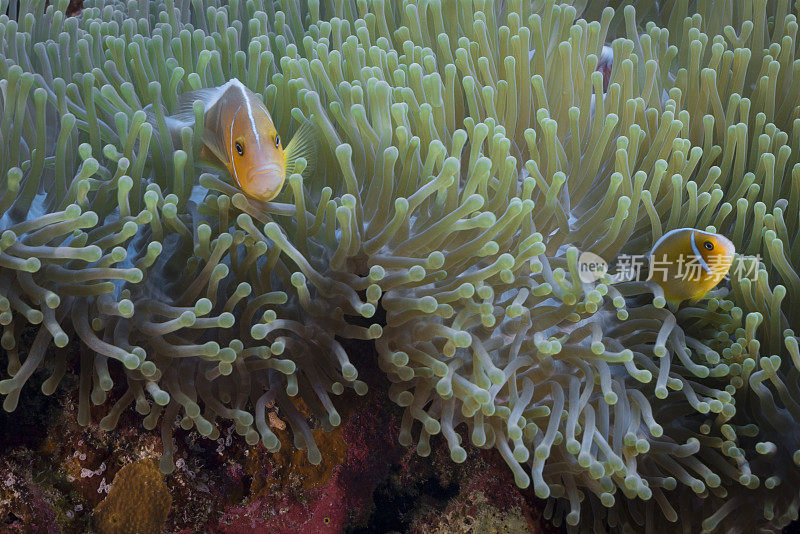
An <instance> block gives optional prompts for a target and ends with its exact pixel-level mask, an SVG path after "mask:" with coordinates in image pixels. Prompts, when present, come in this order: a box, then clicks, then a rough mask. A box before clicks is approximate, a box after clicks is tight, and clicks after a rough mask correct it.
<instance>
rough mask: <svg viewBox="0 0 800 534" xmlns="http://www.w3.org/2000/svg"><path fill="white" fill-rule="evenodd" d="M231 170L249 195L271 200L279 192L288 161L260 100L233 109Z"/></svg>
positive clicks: (229, 144)
mask: <svg viewBox="0 0 800 534" xmlns="http://www.w3.org/2000/svg"><path fill="white" fill-rule="evenodd" d="M227 145H228V154H229V155H230V156H229V161H230V164H229V168H228V170H229V172H230V173H231V176H233V179H234V180H235V181H236V183H237V184H238V185H239V187H240V188H241V189H242V191H244V192H245V193H246V194H247V195H249V196H251V197H253V198H255V199H258V200H262V201H269V200H272V199H273V198H275V197H276V196H277V195H278V193H280V191H281V188H282V187H283V182H284V180H285V179H286V163H285V159H284V154H283V146H282V145H281V139H280V136H278V133H277V131H276V130H275V126H274V125H273V124H272V119H271V118H270V116H269V114H268V113H267V111H266V110H265V109H264V107H263V105H261V103H260V102H252V101H246V102H244V103H243V105H241V106H239V107H238V108H237V109H236V111H235V112H234V116H233V117H232V120H231V122H230V134H229V136H228V143H227Z"/></svg>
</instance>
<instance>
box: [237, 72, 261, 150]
mask: <svg viewBox="0 0 800 534" xmlns="http://www.w3.org/2000/svg"><path fill="white" fill-rule="evenodd" d="M231 82H232V83H233V84H234V85H236V87H238V88H239V91H240V92H241V93H242V100H244V104H245V106H246V109H247V118H248V119H250V128H252V129H253V134H254V135H255V136H256V148H261V137H260V136H259V135H258V128H256V120H255V118H254V117H253V107H252V106H251V105H250V98H249V97H248V95H247V91H246V89H247V88H246V87H245V86H244V84H243V83H242V82H240V81H239V80H238V79H236V78H234V80H231Z"/></svg>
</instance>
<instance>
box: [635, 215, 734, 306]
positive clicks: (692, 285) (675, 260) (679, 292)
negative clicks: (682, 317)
mask: <svg viewBox="0 0 800 534" xmlns="http://www.w3.org/2000/svg"><path fill="white" fill-rule="evenodd" d="M735 253H736V248H735V247H734V246H733V243H731V241H730V240H729V239H728V238H726V237H725V236H722V235H719V234H713V233H711V232H705V231H703V230H697V229H695V228H678V229H675V230H670V231H669V232H667V233H666V234H664V235H663V236H661V238H660V239H658V241H656V243H655V245H653V248H652V250H651V251H650V254H649V255H648V257H649V261H650V280H652V281H654V282H656V283H657V284H658V285H660V286H661V288H662V289H663V290H664V297H665V298H666V300H667V302H669V303H670V304H673V305H677V304H680V303H681V302H683V301H684V300H689V301H698V300H700V299H702V298H703V297H704V296H706V294H707V293H708V292H709V291H711V290H712V289H714V287H716V285H717V284H719V283H720V281H721V280H722V279H723V278H724V277H725V275H726V274H728V271H729V270H730V268H731V264H732V263H733V258H734V254H735Z"/></svg>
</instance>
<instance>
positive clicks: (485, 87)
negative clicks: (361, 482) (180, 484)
mask: <svg viewBox="0 0 800 534" xmlns="http://www.w3.org/2000/svg"><path fill="white" fill-rule="evenodd" d="M6 4H7V2H5V0H0V12H8V13H9V15H0V29H1V30H0V32H2V40H0V46H1V47H2V48H0V59H2V61H0V89H2V92H0V97H1V98H2V102H1V103H2V106H0V124H2V126H0V135H2V138H0V146H2V150H3V152H2V154H3V159H2V160H1V161H0V176H4V177H5V178H4V182H3V184H2V187H0V195H2V196H0V206H2V209H3V210H4V211H5V215H4V216H3V219H2V223H0V224H2V228H0V229H2V230H4V233H2V237H0V249H2V252H0V294H2V297H3V299H2V300H0V310H1V311H2V314H0V319H2V321H0V322H2V324H3V325H4V333H3V336H2V347H3V348H4V349H5V351H6V354H7V360H8V372H9V374H10V375H11V378H10V379H7V380H4V381H2V382H0V393H3V394H4V395H6V400H5V403H4V407H5V409H6V410H9V411H10V410H13V409H14V408H15V406H16V403H17V398H18V395H19V391H20V389H21V388H22V387H23V386H24V385H25V383H26V381H27V380H28V378H29V377H30V376H31V374H32V373H33V372H34V371H35V370H36V369H37V368H39V367H52V368H53V369H54V370H53V375H52V376H51V378H49V379H48V380H47V381H45V382H44V383H43V386H42V389H43V391H44V392H45V393H48V394H51V393H53V392H54V391H55V389H56V386H57V385H58V383H59V380H60V378H61V377H62V376H63V375H64V373H65V370H66V367H67V366H66V360H67V358H71V357H73V355H75V354H79V358H80V392H79V398H80V403H81V410H80V418H81V423H84V424H85V423H87V422H88V419H89V411H88V407H89V403H90V402H91V403H94V404H101V403H103V402H104V401H105V400H106V395H107V392H108V391H110V390H111V388H112V387H113V385H114V381H113V380H112V378H111V376H112V369H110V366H112V367H118V368H121V369H124V375H125V377H126V382H127V389H126V390H125V392H124V393H123V394H122V396H121V397H119V399H118V400H117V401H116V403H115V404H114V405H113V407H112V408H111V410H110V412H109V413H108V415H106V416H105V417H104V418H103V419H102V420H101V422H100V424H101V426H102V427H103V428H106V429H110V428H113V427H114V426H115V425H116V422H117V419H118V417H119V415H120V413H121V412H122V411H123V410H124V409H126V408H127V407H128V406H129V405H130V404H132V403H134V402H135V403H136V409H137V411H139V412H140V413H142V414H144V415H146V417H145V425H146V426H147V427H148V428H154V427H155V425H157V424H158V423H159V421H160V422H161V429H162V435H163V439H164V447H165V453H164V455H163V456H162V459H161V469H162V471H164V472H169V471H170V470H171V469H172V467H173V461H172V458H171V456H172V451H173V446H172V432H173V429H174V426H175V422H176V420H179V422H180V425H181V426H182V427H183V428H184V429H187V430H189V429H192V428H196V430H197V431H198V432H199V433H200V434H202V435H204V436H211V437H214V436H216V435H217V434H218V433H219V424H220V421H224V420H231V421H232V422H233V423H234V424H235V427H236V430H237V432H238V433H239V434H241V435H243V436H244V437H245V439H246V440H247V442H248V443H250V444H254V443H256V442H257V441H259V440H261V442H262V443H263V444H264V445H265V446H266V447H267V448H268V449H270V450H275V449H276V448H277V447H279V446H280V443H279V442H278V440H277V438H276V436H275V435H274V434H273V432H272V431H271V430H270V428H269V424H268V422H267V420H266V419H265V408H266V407H267V406H268V405H272V404H273V403H274V404H277V406H278V407H279V409H280V411H281V414H282V415H283V416H284V417H285V418H286V419H287V420H288V421H289V423H290V425H291V426H292V429H293V435H294V441H295V445H296V446H298V447H303V448H307V449H308V454H309V459H310V460H311V461H312V462H318V461H319V460H320V453H319V451H318V450H317V448H316V445H315V444H314V441H313V438H312V437H311V432H310V430H309V425H308V423H307V421H306V413H307V412H305V410H308V411H310V413H313V414H314V415H315V419H316V420H318V421H319V422H320V424H321V425H323V426H326V427H330V426H336V425H338V424H339V423H340V420H341V418H340V416H339V414H338V413H337V411H336V409H335V407H334V405H333V402H332V400H331V395H338V394H341V393H342V392H343V391H344V388H345V387H352V388H353V389H355V391H356V392H357V393H364V391H365V390H366V385H365V384H364V383H363V382H361V381H359V380H358V379H357V371H356V369H355V367H354V366H353V365H352V364H351V363H350V361H349V359H348V355H347V354H346V352H345V350H344V349H343V347H342V345H341V344H340V342H339V340H340V339H363V340H374V345H375V348H376V353H377V358H378V364H379V366H380V368H381V369H382V370H383V371H384V372H385V374H386V376H387V377H388V378H389V380H390V382H391V386H390V387H389V388H388V395H389V397H390V398H391V399H392V400H393V401H394V402H396V403H397V404H398V405H399V406H401V407H402V408H403V410H404V411H403V420H402V425H401V430H400V435H399V439H400V442H401V443H402V444H404V445H411V444H413V443H414V442H416V448H417V451H418V452H419V453H420V454H422V455H427V454H429V453H430V451H431V447H432V442H431V440H432V438H433V439H435V438H434V436H438V435H439V434H441V435H442V437H443V438H444V440H443V441H444V442H445V443H446V446H447V447H448V448H449V450H450V455H451V457H452V459H453V460H454V461H456V462H462V461H464V460H465V458H466V455H467V450H466V448H465V447H464V446H463V441H464V440H465V439H468V440H469V441H470V442H471V443H472V444H473V445H474V446H476V447H483V448H494V449H497V451H498V452H499V454H500V456H502V457H503V459H504V460H505V461H506V463H507V464H508V466H509V468H510V469H511V471H512V472H513V474H514V478H515V481H516V483H517V485H518V486H520V487H523V488H525V487H528V486H532V489H533V491H534V492H535V493H536V495H537V496H539V497H541V498H549V499H550V500H549V501H548V505H547V510H546V511H547V513H548V514H550V516H551V517H553V518H554V520H555V521H557V522H558V521H560V520H561V518H562V517H563V516H564V515H566V522H567V523H568V525H570V526H571V527H574V528H576V529H581V530H587V531H603V530H608V529H625V528H630V527H635V526H638V525H642V526H646V527H647V528H649V529H652V530H658V529H659V528H665V527H666V523H670V522H672V523H674V522H680V523H681V524H682V525H683V526H684V528H687V529H697V527H698V525H699V526H700V527H701V528H702V529H703V530H709V531H710V530H714V529H715V528H725V529H728V530H731V529H733V530H736V529H740V530H742V531H750V530H752V529H754V528H762V529H767V530H774V529H777V528H779V527H781V526H783V525H785V524H787V523H788V522H789V521H791V520H793V519H796V518H797V515H798V506H800V499H799V498H798V495H797V494H796V492H791V491H785V490H784V488H786V487H793V485H794V484H796V481H797V465H798V464H800V431H799V430H798V429H797V427H796V425H792V422H793V421H794V419H795V418H796V417H800V383H799V382H798V377H800V373H799V371H800V349H799V348H798V338H797V336H796V335H795V333H794V330H797V329H798V328H800V326H795V324H796V323H797V321H798V317H799V316H798V312H797V307H798V303H800V277H799V276H798V273H797V271H796V267H795V266H796V265H798V262H799V261H800V244H798V243H797V238H796V237H795V236H796V234H797V232H798V230H800V164H799V163H798V161H799V160H798V155H797V151H798V150H800V118H798V109H800V108H798V106H799V105H800V102H798V99H800V87H798V86H797V84H798V81H797V80H800V77H798V76H797V75H796V74H797V69H799V68H800V60H797V59H796V56H797V54H798V45H797V42H796V39H797V14H796V13H791V12H790V6H789V2H788V1H787V0H780V1H776V2H772V3H767V2H766V1H765V0H759V1H758V2H753V1H751V0H746V1H745V0H743V1H740V2H726V3H724V5H717V3H714V2H698V3H697V4H696V5H695V4H694V3H692V4H691V5H689V3H687V2H681V3H677V4H675V5H670V7H668V8H661V7H660V6H659V5H658V4H656V3H652V4H646V5H644V6H638V7H639V11H638V13H637V11H635V10H634V8H633V7H632V6H626V7H624V8H619V9H617V10H616V11H615V10H614V9H612V8H611V7H605V6H603V8H602V9H598V7H597V5H595V4H596V3H593V5H592V6H591V8H589V7H587V8H586V10H584V9H583V7H582V6H581V5H568V4H556V3H555V2H554V1H552V0H551V1H544V2H534V3H528V2H522V1H520V0H508V1H506V2H494V1H492V0H473V1H471V2H456V1H452V0H430V1H426V2H411V1H404V2H402V4H401V3H394V2H386V1H383V0H373V1H371V2H367V1H364V0H358V1H333V0H330V1H323V2H320V1H318V0H309V2H307V5H301V4H302V3H299V2H298V3H294V2H278V3H276V2H271V1H254V0H248V2H246V3H241V2H233V3H231V4H230V5H225V6H219V5H216V4H215V3H214V2H200V1H199V0H195V1H192V2H183V3H180V2H179V3H176V2H173V1H167V2H165V3H163V4H162V3H161V2H156V3H152V4H151V3H149V2H128V3H127V4H124V5H123V4H117V3H110V4H109V5H91V4H88V3H87V5H86V7H85V9H84V10H83V12H82V13H81V14H80V16H79V18H66V17H65V13H64V10H65V9H66V5H67V2H66V1H65V0H60V1H58V2H56V3H55V4H54V5H50V6H48V7H47V8H46V9H45V8H44V4H43V2H41V1H32V2H21V3H20V6H19V11H18V12H17V8H16V6H12V7H11V8H10V10H7V8H8V6H7V5H6ZM576 4H583V3H580V2H579V3H576ZM795 8H796V6H795ZM42 12H43V13H44V14H43V15H42ZM637 14H638V17H639V18H637ZM580 17H583V18H580ZM609 41H610V46H611V49H612V50H613V63H612V68H611V71H610V77H609V79H608V80H607V83H604V76H603V73H601V72H597V66H598V58H599V57H600V55H601V50H602V48H603V46H604V45H605V44H606V43H607V42H609ZM234 77H235V78H238V79H239V80H240V81H241V82H242V83H244V84H245V85H246V86H247V87H249V88H250V89H252V90H253V91H255V92H256V93H257V94H260V95H262V96H263V98H264V102H265V103H266V105H267V107H268V109H270V111H271V113H272V116H273V118H274V120H275V123H276V126H277V128H278V130H279V131H281V132H286V134H287V136H286V138H288V133H290V132H291V131H293V130H294V129H296V128H297V126H298V125H299V124H301V123H303V122H305V121H311V122H312V123H313V124H314V125H315V126H316V129H317V134H318V137H319V141H320V143H319V144H320V148H319V154H318V158H319V160H320V162H319V163H320V164H318V165H317V166H316V169H315V171H314V172H313V173H312V174H311V175H310V176H308V177H303V175H302V174H293V175H292V176H290V177H289V178H288V180H287V185H286V186H285V188H284V191H283V193H282V194H281V195H280V196H279V197H278V199H276V201H275V202H270V203H259V202H256V201H253V200H250V199H248V198H247V197H246V196H244V195H243V194H242V193H241V192H240V191H239V190H238V189H237V188H236V187H234V186H233V185H231V184H230V183H229V182H228V181H227V178H226V177H225V176H219V175H215V174H210V173H202V174H199V175H197V171H196V170H195V169H194V165H193V164H192V162H193V161H194V157H193V155H195V154H198V153H199V152H198V151H199V144H198V143H199V142H200V137H201V136H200V135H199V134H200V132H198V129H199V128H201V127H202V126H201V125H202V121H197V122H196V123H197V124H198V125H199V126H198V127H195V128H194V129H189V128H187V129H185V130H184V132H183V134H184V135H182V138H181V146H179V147H176V146H173V144H172V141H171V140H170V137H169V136H168V135H161V134H163V133H164V130H165V129H166V126H165V122H164V116H165V115H166V114H169V113H171V112H173V111H174V110H175V105H176V95H177V94H178V93H179V92H181V91H185V90H190V89H197V88H200V87H207V86H213V85H220V84H222V83H224V82H225V81H226V80H228V79H230V78H234ZM150 104H152V105H153V109H154V110H155V111H156V120H155V123H154V125H152V124H151V123H150V122H148V121H146V116H145V113H144V112H143V111H142V108H143V107H145V106H147V105H150ZM195 106H196V107H195V113H196V116H197V117H198V118H200V117H202V113H203V108H202V104H200V103H196V104H195ZM18 139H21V140H22V141H21V143H17V142H16V141H17V140H18ZM302 171H303V165H302V164H301V165H300V166H299V169H298V172H302ZM679 227H695V228H700V229H705V230H709V231H714V232H719V233H722V234H724V235H726V236H727V237H729V238H730V239H731V240H732V241H733V242H734V244H735V246H736V248H737V251H738V252H739V255H738V257H737V260H736V262H735V265H734V268H733V269H732V271H731V277H730V280H729V281H726V282H725V283H724V284H723V285H722V286H720V287H719V288H718V289H716V290H715V291H713V292H712V293H711V294H709V295H708V296H707V297H706V298H705V299H703V300H701V301H700V302H697V303H688V304H685V305H683V306H682V307H680V308H679V309H677V310H673V309H670V308H667V307H666V306H665V305H666V302H665V299H664V295H663V291H662V290H661V288H660V287H659V286H658V285H657V284H655V283H652V282H648V281H636V280H633V281H620V280H616V279H613V278H612V277H611V276H610V275H609V274H604V275H602V276H598V277H597V279H596V280H591V281H586V280H585V279H583V278H582V277H581V276H580V273H579V269H580V257H581V254H585V253H592V254H594V255H596V256H598V257H600V258H603V259H605V260H606V261H609V262H612V261H613V260H614V259H617V258H619V257H621V256H623V255H625V256H631V255H642V254H645V253H646V252H647V251H648V250H649V249H650V247H651V246H652V245H653V243H654V242H655V241H656V240H657V239H658V238H659V237H660V236H662V235H663V234H664V233H665V232H667V231H669V230H671V229H674V228H679ZM379 311H380V313H377V312H379ZM384 315H385V318H384ZM27 333H31V334H32V336H31V335H28V334H27ZM337 338H338V339H337ZM53 345H54V346H55V347H56V349H55V350H51V347H52V346H53ZM21 355H24V356H25V358H24V360H22V359H21V357H20V356H21ZM115 360H117V361H118V362H115ZM298 399H301V400H302V402H299V401H298ZM744 503H747V504H748V507H749V508H751V509H752V510H756V512H752V513H748V514H747V515H746V516H744V517H743V516H742V514H735V516H734V515H733V514H732V512H733V511H735V510H736V509H737V508H738V507H739V506H741V505H742V504H744ZM752 503H758V504H759V505H758V506H753V504H752ZM587 512H588V514H587ZM586 517H593V519H594V523H593V524H592V523H590V522H589V521H588V520H586Z"/></svg>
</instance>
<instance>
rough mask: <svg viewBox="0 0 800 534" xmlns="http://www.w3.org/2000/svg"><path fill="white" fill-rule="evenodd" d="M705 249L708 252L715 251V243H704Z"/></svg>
mask: <svg viewBox="0 0 800 534" xmlns="http://www.w3.org/2000/svg"><path fill="white" fill-rule="evenodd" d="M703 248H705V249H706V250H714V243H712V242H711V241H706V242H705V243H703Z"/></svg>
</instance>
